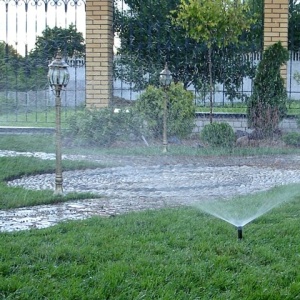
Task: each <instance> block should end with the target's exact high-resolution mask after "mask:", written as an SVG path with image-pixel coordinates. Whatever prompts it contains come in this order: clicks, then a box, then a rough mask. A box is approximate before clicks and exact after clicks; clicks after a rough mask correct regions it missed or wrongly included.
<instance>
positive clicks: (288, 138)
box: [282, 132, 300, 147]
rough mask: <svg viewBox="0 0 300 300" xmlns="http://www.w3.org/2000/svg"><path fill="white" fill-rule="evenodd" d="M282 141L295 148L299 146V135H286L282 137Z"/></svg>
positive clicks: (295, 133)
mask: <svg viewBox="0 0 300 300" xmlns="http://www.w3.org/2000/svg"><path fill="white" fill-rule="evenodd" d="M282 139H283V141H284V142H285V143H286V144H287V145H289V146H295V147H299V146H300V133H298V132H289V133H286V134H285V135H284V136H283V137H282Z"/></svg>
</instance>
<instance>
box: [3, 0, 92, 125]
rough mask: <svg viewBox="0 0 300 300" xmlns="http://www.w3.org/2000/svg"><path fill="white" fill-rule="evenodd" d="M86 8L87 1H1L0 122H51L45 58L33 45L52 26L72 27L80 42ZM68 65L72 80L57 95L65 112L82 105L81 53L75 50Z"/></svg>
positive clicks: (83, 82)
mask: <svg viewBox="0 0 300 300" xmlns="http://www.w3.org/2000/svg"><path fill="white" fill-rule="evenodd" d="M85 9H86V0H0V124H2V125H3V124H9V123H10V122H14V123H15V122H19V123H20V124H21V123H22V124H23V123H24V122H25V123H26V122H27V121H30V122H36V123H41V124H43V123H47V122H53V118H52V117H51V115H52V111H53V106H54V95H52V93H51V91H50V90H49V88H48V84H47V69H48V64H49V59H50V58H49V56H47V53H45V54H44V55H43V54H41V53H36V51H35V49H36V44H35V43H36V41H37V37H41V36H43V34H44V31H45V30H46V28H51V29H53V28H55V27H57V28H63V29H68V28H69V27H70V26H73V27H74V28H75V29H76V31H77V32H80V33H81V34H82V36H83V38H85V27H86V19H85ZM51 42H52V46H53V44H54V45H55V41H51ZM49 47H50V45H49ZM39 51H41V49H39ZM48 55H49V53H48ZM67 62H68V64H69V66H70V68H69V71H70V75H71V80H70V83H69V85H68V87H67V90H66V91H65V92H64V93H63V95H62V102H63V103H62V105H63V109H64V111H65V114H67V113H68V112H69V111H70V110H72V109H73V110H74V108H75V107H78V106H80V105H83V104H84V101H85V72H84V66H85V60H84V55H82V54H81V55H80V56H77V55H76V52H75V53H74V55H72V57H70V58H68V61H67Z"/></svg>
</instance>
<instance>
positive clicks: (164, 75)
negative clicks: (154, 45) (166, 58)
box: [159, 67, 172, 86]
mask: <svg viewBox="0 0 300 300" xmlns="http://www.w3.org/2000/svg"><path fill="white" fill-rule="evenodd" d="M171 82H172V73H171V72H170V70H169V69H168V68H167V67H166V68H165V69H164V70H162V71H161V72H160V74H159V83H160V85H162V86H169V85H170V84H171Z"/></svg>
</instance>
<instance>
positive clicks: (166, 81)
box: [159, 63, 172, 153]
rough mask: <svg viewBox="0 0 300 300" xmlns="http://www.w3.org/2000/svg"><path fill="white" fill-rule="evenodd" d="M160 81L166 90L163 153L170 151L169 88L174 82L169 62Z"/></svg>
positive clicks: (160, 76) (161, 74)
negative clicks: (168, 123)
mask: <svg viewBox="0 0 300 300" xmlns="http://www.w3.org/2000/svg"><path fill="white" fill-rule="evenodd" d="M159 83H160V85H161V86H162V87H163V89H164V91H165V99H164V115H163V126H164V128H163V153H166V152H168V137H167V113H168V91H167V90H168V89H169V87H170V85H171V83H172V73H171V72H170V70H169V69H168V64H167V63H166V64H165V68H164V69H163V70H162V71H161V72H160V74H159Z"/></svg>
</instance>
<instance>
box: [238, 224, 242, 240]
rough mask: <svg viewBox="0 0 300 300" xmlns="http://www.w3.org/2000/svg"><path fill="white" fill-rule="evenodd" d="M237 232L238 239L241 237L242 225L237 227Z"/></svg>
mask: <svg viewBox="0 0 300 300" xmlns="http://www.w3.org/2000/svg"><path fill="white" fill-rule="evenodd" d="M237 232H238V239H239V240H241V239H243V227H242V226H239V227H238V228H237Z"/></svg>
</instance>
